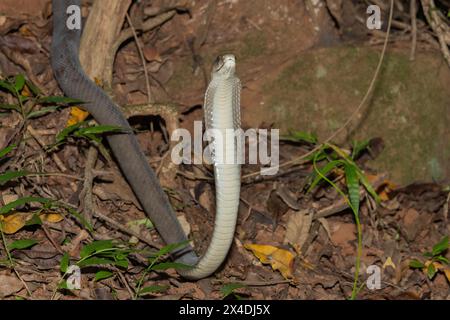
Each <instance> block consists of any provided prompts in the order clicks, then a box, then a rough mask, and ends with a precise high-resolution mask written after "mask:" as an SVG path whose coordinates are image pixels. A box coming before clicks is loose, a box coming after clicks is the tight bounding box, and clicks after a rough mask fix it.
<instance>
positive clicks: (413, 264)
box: [409, 259, 425, 269]
mask: <svg viewBox="0 0 450 320" xmlns="http://www.w3.org/2000/svg"><path fill="white" fill-rule="evenodd" d="M409 266H410V267H411V268H415V269H423V268H425V265H424V264H423V263H422V262H420V261H419V260H417V259H413V260H411V261H410V262H409Z"/></svg>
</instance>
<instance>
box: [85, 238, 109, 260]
mask: <svg viewBox="0 0 450 320" xmlns="http://www.w3.org/2000/svg"><path fill="white" fill-rule="evenodd" d="M111 248H113V243H112V240H98V241H93V242H91V243H89V244H87V245H85V246H84V247H83V249H81V252H80V258H85V257H87V256H89V255H91V254H93V253H96V252H98V251H100V250H104V249H111Z"/></svg>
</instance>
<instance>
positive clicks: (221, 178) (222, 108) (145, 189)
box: [51, 0, 240, 279]
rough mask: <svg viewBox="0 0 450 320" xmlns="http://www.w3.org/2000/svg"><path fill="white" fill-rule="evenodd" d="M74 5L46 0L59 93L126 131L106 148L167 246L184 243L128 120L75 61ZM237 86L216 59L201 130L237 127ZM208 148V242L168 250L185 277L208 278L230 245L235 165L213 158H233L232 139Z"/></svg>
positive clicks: (229, 60) (231, 63) (227, 62)
mask: <svg viewBox="0 0 450 320" xmlns="http://www.w3.org/2000/svg"><path fill="white" fill-rule="evenodd" d="M71 5H77V6H80V0H52V8H53V9H52V10H53V34H52V47H51V64H52V68H53V72H54V74H55V78H56V80H57V82H58V84H59V86H60V88H61V89H62V91H63V92H64V93H65V94H66V95H67V96H68V97H71V98H75V99H79V100H82V101H84V102H85V103H84V104H83V108H84V109H85V110H87V111H88V112H89V113H90V114H92V116H93V117H94V119H95V120H96V121H97V122H98V123H99V124H101V125H114V126H120V127H122V128H124V129H125V130H126V131H127V132H128V133H121V134H114V135H109V136H107V140H108V143H109V145H110V147H111V150H112V152H113V154H114V156H115V158H116V160H117V162H118V164H119V166H120V168H121V170H122V172H123V174H124V175H125V177H126V179H127V181H128V183H129V184H130V186H131V188H132V189H133V192H134V193H135V195H136V197H137V198H138V200H139V202H140V203H141V205H142V207H143V209H144V211H145V212H146V214H147V215H148V216H149V217H150V219H151V220H152V222H153V223H154V225H155V227H156V229H157V230H158V232H159V234H160V235H161V237H162V238H163V240H164V241H165V242H166V243H167V244H172V243H180V242H185V241H186V240H187V237H186V235H185V234H184V232H183V230H182V228H181V225H180V223H179V222H178V220H177V217H176V214H175V212H174V211H173V209H172V207H171V206H170V203H169V200H168V198H167V195H166V194H165V193H164V191H163V189H162V188H161V186H160V184H159V181H158V179H157V177H156V175H155V173H154V172H153V170H152V168H151V167H150V165H149V164H148V162H147V160H146V158H145V156H144V154H143V153H142V151H141V149H140V147H139V144H138V142H137V139H136V137H135V136H134V134H133V133H132V129H131V127H130V125H129V124H128V121H127V120H126V118H125V117H124V115H123V114H122V113H121V111H120V109H119V107H118V106H117V105H116V104H115V103H114V102H113V101H112V100H111V99H110V98H109V97H108V95H107V94H106V93H105V92H104V91H103V90H102V89H100V88H99V87H98V86H97V85H96V84H95V83H94V82H93V81H91V80H90V79H89V77H88V76H87V75H86V73H85V72H84V70H83V68H82V66H81V64H80V61H79V58H78V49H79V44H80V36H81V30H78V29H73V30H71V29H69V28H68V27H67V26H66V20H67V18H68V13H67V8H68V7H69V6H71ZM239 97H240V82H239V79H238V78H237V77H236V76H235V59H234V56H233V55H223V56H221V57H219V58H218V60H217V61H216V63H215V64H214V67H213V72H212V79H211V82H210V84H209V86H208V89H207V91H206V94H205V105H204V109H205V110H204V111H205V122H206V128H207V129H215V130H218V131H219V132H221V133H222V132H224V130H225V129H236V128H238V127H239V122H240V115H239ZM224 141H225V143H223V144H220V146H219V145H217V144H213V146H215V147H214V148H213V153H214V155H213V160H214V175H215V183H216V218H215V225H214V232H213V235H212V239H211V242H210V245H209V247H208V249H207V250H206V253H205V254H204V255H203V256H202V257H201V258H200V259H199V258H198V257H197V255H196V254H195V253H194V251H193V250H192V247H191V246H186V247H184V248H182V249H178V250H175V251H174V252H172V253H171V254H172V257H173V258H174V259H175V260H176V261H177V262H181V263H184V264H188V265H192V266H193V268H191V269H188V270H182V271H179V273H180V274H181V275H182V276H184V277H186V278H189V279H200V278H203V277H207V276H209V275H211V274H212V273H213V272H214V271H215V270H216V269H217V268H218V267H219V266H220V264H221V263H222V262H223V261H224V259H225V257H226V255H227V253H228V251H229V248H230V246H231V243H232V240H233V236H234V231H235V225H236V219H237V211H238V204H239V192H240V166H239V164H237V162H235V163H231V164H228V163H220V162H219V161H217V160H216V159H219V158H220V156H222V155H224V154H230V153H232V154H238V152H240V148H238V147H237V143H236V140H235V139H234V140H233V139H225V140H224Z"/></svg>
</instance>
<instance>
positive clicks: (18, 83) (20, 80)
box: [14, 74, 25, 92]
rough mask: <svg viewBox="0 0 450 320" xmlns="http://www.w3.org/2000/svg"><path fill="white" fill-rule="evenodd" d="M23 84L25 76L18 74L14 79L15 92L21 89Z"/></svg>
mask: <svg viewBox="0 0 450 320" xmlns="http://www.w3.org/2000/svg"><path fill="white" fill-rule="evenodd" d="M24 85H25V77H24V76H23V74H18V75H17V76H16V77H15V80H14V88H15V89H16V90H17V92H20V91H22V89H23V86H24Z"/></svg>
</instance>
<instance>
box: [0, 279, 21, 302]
mask: <svg viewBox="0 0 450 320" xmlns="http://www.w3.org/2000/svg"><path fill="white" fill-rule="evenodd" d="M22 287H23V285H22V282H20V280H19V279H17V277H16V276H13V275H6V274H0V298H5V297H8V296H10V295H12V294H15V293H16V292H18V291H20V290H21V289H22Z"/></svg>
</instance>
